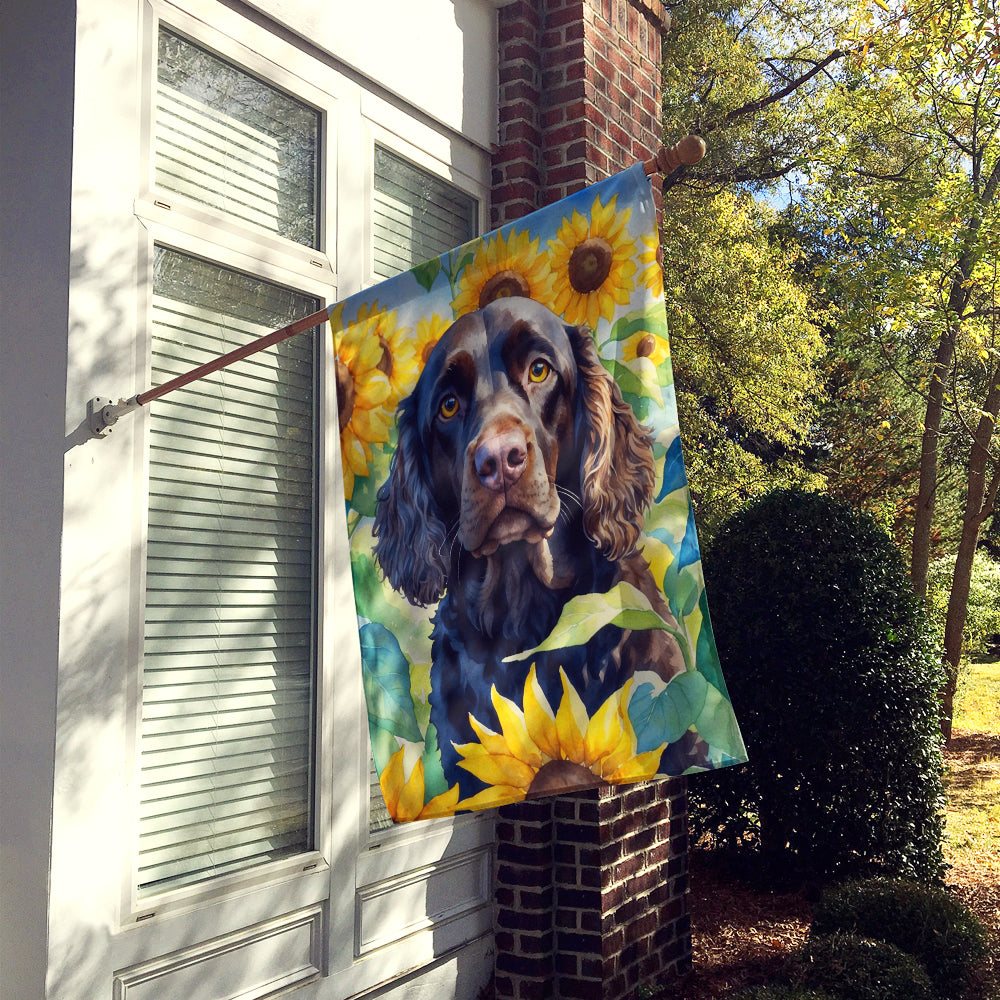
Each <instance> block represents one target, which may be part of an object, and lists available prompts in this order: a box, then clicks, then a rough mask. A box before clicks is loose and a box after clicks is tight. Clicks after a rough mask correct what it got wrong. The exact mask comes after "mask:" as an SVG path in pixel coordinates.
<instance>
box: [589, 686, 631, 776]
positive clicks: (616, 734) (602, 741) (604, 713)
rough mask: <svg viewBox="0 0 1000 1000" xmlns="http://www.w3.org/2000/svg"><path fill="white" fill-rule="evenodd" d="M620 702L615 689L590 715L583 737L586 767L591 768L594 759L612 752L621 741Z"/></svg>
mask: <svg viewBox="0 0 1000 1000" xmlns="http://www.w3.org/2000/svg"><path fill="white" fill-rule="evenodd" d="M620 704H621V692H620V691H616V692H615V693H614V694H612V695H611V696H610V697H609V698H607V700H606V701H605V702H604V704H603V705H601V707H600V708H599V709H598V710H597V711H596V712H595V713H594V714H593V715H592V716H591V717H590V722H588V723H587V731H586V733H585V734H584V737H583V745H584V760H583V763H585V764H586V765H587V767H591V768H592V767H593V765H594V763H595V762H596V761H599V760H601V759H602V758H604V757H606V756H607V755H608V754H610V753H613V752H614V750H615V749H616V748H617V747H618V746H619V744H620V743H621V740H622V736H623V735H624V730H623V729H622V720H621V714H620V712H619V706H620Z"/></svg>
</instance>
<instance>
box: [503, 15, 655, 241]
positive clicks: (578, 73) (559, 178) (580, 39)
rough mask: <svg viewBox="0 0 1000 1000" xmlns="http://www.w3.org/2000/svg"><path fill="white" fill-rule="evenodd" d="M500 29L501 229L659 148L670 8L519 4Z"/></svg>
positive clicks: (641, 158) (504, 20)
mask: <svg viewBox="0 0 1000 1000" xmlns="http://www.w3.org/2000/svg"><path fill="white" fill-rule="evenodd" d="M497 13H498V24H499V48H500V51H499V76H500V95H499V96H500V102H499V135H498V143H497V149H496V152H495V153H494V156H493V219H492V222H493V225H494V227H496V226H500V225H503V224H504V223H505V222H511V221H513V220H514V219H518V218H520V217H521V216H522V215H525V214H526V213H527V212H530V211H532V210H534V209H536V208H541V207H542V206H543V205H547V204H550V203H551V202H553V201H558V200H559V199H560V198H564V197H565V196H566V195H568V194H572V193H573V192H574V191H577V190H579V189H580V188H582V187H586V186H587V185H588V184H593V183H594V182H595V181H598V180H601V179H602V178H604V177H607V176H608V175H609V174H612V173H615V172H616V171H618V170H621V169H623V168H625V167H629V166H631V165H632V164H633V163H635V162H636V161H637V160H644V159H646V158H648V157H649V156H650V155H651V154H652V153H653V152H655V150H656V148H657V147H658V146H659V145H660V141H661V138H662V129H661V125H660V52H661V45H662V39H663V35H664V33H665V32H666V30H667V28H668V27H669V15H668V14H667V13H666V9H665V7H664V5H663V3H662V0H513V2H512V3H509V4H507V5H506V6H504V7H501V8H500V10H499V11H498V12H497Z"/></svg>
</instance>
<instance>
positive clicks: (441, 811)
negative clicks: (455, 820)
mask: <svg viewBox="0 0 1000 1000" xmlns="http://www.w3.org/2000/svg"><path fill="white" fill-rule="evenodd" d="M457 808H458V785H452V786H451V788H449V789H448V791H446V792H442V793H441V794H440V795H435V796H434V798H432V799H431V800H430V802H428V803H427V804H426V805H425V806H424V807H423V809H421V810H420V816H419V819H434V818H435V817H437V816H451V815H452V813H454V811H455V810H456V809H457Z"/></svg>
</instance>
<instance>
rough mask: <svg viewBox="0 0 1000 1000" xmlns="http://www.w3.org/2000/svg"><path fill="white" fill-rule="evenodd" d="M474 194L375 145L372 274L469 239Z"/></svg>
mask: <svg viewBox="0 0 1000 1000" xmlns="http://www.w3.org/2000/svg"><path fill="white" fill-rule="evenodd" d="M477 208H478V205H477V202H476V199H475V198H473V197H471V196H470V195H468V194H466V193H465V192H464V191H462V190H461V189H460V188H457V187H455V186H454V185H453V184H449V183H448V182H447V181H443V180H441V178H439V177H436V176H435V175H434V174H431V173H428V172H427V171H426V170H421V169H420V168H419V167H416V166H414V165H413V164H412V163H410V162H409V161H407V160H404V159H403V158H402V157H400V156H397V155H396V154H395V153H392V152H390V151H389V150H388V149H384V148H383V147H382V146H378V145H376V147H375V197H374V201H373V208H372V215H373V218H372V229H373V240H372V243H373V252H374V261H375V268H374V270H375V274H376V276H377V277H378V278H380V279H383V280H384V279H385V278H391V277H394V276H395V275H397V274H400V273H401V272H403V271H406V270H409V269H410V268H411V267H413V266H414V265H416V264H420V263H422V262H423V261H425V260H430V259H431V258H432V257H437V256H438V255H439V254H442V253H445V252H446V251H448V250H451V249H453V248H454V247H457V246H461V245H462V244H463V243H467V242H468V241H469V240H471V239H472V238H473V237H474V236H476V234H477V233H478V231H479V227H478V225H477ZM369 781H370V792H369V814H368V815H369V829H370V830H371V831H372V832H376V831H378V830H383V829H386V828H387V827H390V826H392V818H391V817H390V816H389V810H388V809H386V807H385V801H384V799H383V798H382V790H381V788H380V787H379V781H378V773H377V772H376V770H375V762H374V761H373V760H372V761H370V766H369Z"/></svg>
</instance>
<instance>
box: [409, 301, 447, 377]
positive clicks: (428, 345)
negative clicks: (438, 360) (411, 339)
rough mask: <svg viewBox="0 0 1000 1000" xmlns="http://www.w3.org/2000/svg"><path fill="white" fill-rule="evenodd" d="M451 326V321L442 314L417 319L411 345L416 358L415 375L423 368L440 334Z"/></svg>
mask: <svg viewBox="0 0 1000 1000" xmlns="http://www.w3.org/2000/svg"><path fill="white" fill-rule="evenodd" d="M449 326H451V321H450V320H448V319H446V318H445V317H444V316H439V315H438V314H437V313H434V314H433V315H431V316H421V317H420V319H419V320H418V321H417V335H416V340H415V343H414V345H413V349H414V353H415V354H416V358H417V368H418V371H417V376H418V377H419V375H420V372H422V371H423V370H424V365H426V364H427V359H428V358H429V357H430V356H431V351H433V350H434V347H435V345H436V344H437V342H438V341H439V340H440V339H441V334H443V333H444V332H445V330H447V329H448V327H449Z"/></svg>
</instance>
